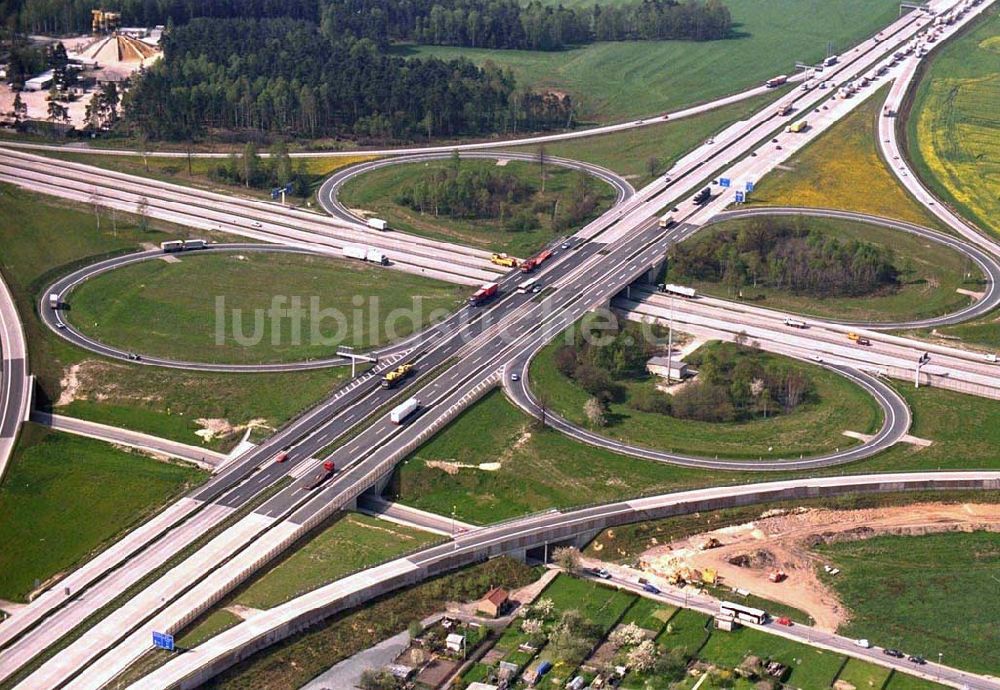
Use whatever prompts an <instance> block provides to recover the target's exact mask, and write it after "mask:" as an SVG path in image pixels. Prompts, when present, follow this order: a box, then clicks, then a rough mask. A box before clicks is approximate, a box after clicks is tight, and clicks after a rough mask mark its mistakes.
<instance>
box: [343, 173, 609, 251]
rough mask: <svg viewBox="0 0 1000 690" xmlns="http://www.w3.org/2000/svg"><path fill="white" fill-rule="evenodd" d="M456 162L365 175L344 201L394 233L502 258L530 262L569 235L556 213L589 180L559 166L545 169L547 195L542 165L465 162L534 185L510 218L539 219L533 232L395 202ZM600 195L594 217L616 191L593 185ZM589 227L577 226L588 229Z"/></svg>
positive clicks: (593, 181)
mask: <svg viewBox="0 0 1000 690" xmlns="http://www.w3.org/2000/svg"><path fill="white" fill-rule="evenodd" d="M451 166H452V163H451V161H433V162H429V163H409V164H406V165H394V166H390V167H387V168H381V169H379V170H374V171H372V172H370V173H366V174H364V175H360V176H358V177H355V178H354V179H352V180H350V181H349V182H347V183H346V184H345V185H344V186H343V188H342V189H341V192H340V195H339V197H340V201H341V202H343V203H344V205H345V206H347V207H348V208H352V209H363V210H365V211H370V212H371V213H373V214H374V215H376V216H378V217H380V218H385V219H386V220H388V221H389V224H390V226H391V227H393V228H396V229H399V230H404V231H406V232H411V233H414V234H417V235H423V236H425V237H433V238H436V239H442V240H448V241H451V242H457V243H459V244H464V245H472V246H477V247H480V248H483V249H489V250H492V251H497V252H507V253H509V254H511V255H513V256H521V257H525V256H530V255H531V254H532V253H534V252H535V251H536V250H538V249H539V248H541V247H542V246H544V245H545V244H546V243H548V242H549V241H551V240H552V239H553V238H554V237H556V236H557V235H559V234H560V233H564V232H565V230H561V231H556V230H555V229H553V227H552V213H553V209H554V208H555V205H556V203H557V202H560V203H562V204H563V205H565V204H566V203H567V201H566V199H567V198H568V194H569V192H570V190H572V189H574V188H575V187H576V186H577V185H578V184H581V183H582V182H583V181H584V180H585V179H587V178H589V176H588V175H586V174H585V173H582V172H579V171H577V170H569V169H567V168H561V167H558V166H555V165H547V166H546V167H545V176H546V180H545V192H544V193H543V192H542V191H541V185H542V182H541V168H540V166H539V165H538V164H536V163H528V162H520V161H510V162H509V163H507V164H506V165H504V166H503V167H498V166H497V163H496V162H495V161H477V160H463V161H461V168H462V170H470V171H473V170H474V171H489V170H493V169H495V170H497V171H505V172H509V173H512V174H514V175H516V176H517V177H518V178H519V179H520V180H522V181H524V182H525V183H527V184H529V185H531V186H532V187H533V188H534V189H535V193H534V194H533V195H532V196H531V197H529V198H527V199H525V200H524V201H523V202H520V203H518V204H514V205H512V207H511V209H510V214H512V215H513V214H516V213H518V212H519V211H520V210H530V211H531V212H533V213H534V215H535V218H536V221H537V223H536V226H535V228H534V229H532V230H529V231H520V232H512V231H510V230H507V229H505V228H504V224H503V223H502V222H501V221H499V220H487V219H483V220H478V219H465V218H451V217H445V216H438V217H434V216H433V215H423V214H421V213H420V212H419V211H414V210H412V209H410V208H408V207H406V206H403V205H402V204H398V203H396V201H395V197H396V194H397V193H398V191H399V190H400V189H402V188H409V187H411V186H412V185H414V184H415V183H416V182H418V181H419V180H421V179H423V178H424V177H425V176H427V175H430V174H432V173H433V172H435V171H440V170H446V169H449V168H450V167H451ZM589 182H590V184H591V185H592V187H593V190H594V192H596V193H597V195H598V206H597V209H596V210H595V212H594V213H593V214H591V217H596V215H597V214H598V213H600V212H603V211H604V210H606V209H607V208H608V207H609V206H610V205H611V204H612V203H613V202H614V199H615V194H614V190H612V189H611V187H610V186H608V185H607V184H605V183H603V182H601V181H599V180H596V179H592V178H591V179H589ZM583 224H584V223H583V222H580V223H576V224H575V225H583Z"/></svg>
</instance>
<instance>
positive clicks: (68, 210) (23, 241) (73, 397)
mask: <svg viewBox="0 0 1000 690" xmlns="http://www.w3.org/2000/svg"><path fill="white" fill-rule="evenodd" d="M152 227H153V228H154V229H151V230H149V231H146V232H143V231H142V230H140V229H139V228H138V227H137V226H136V224H135V223H134V222H133V221H132V220H130V219H126V218H123V217H121V216H119V218H118V223H117V230H115V229H114V228H113V226H112V223H111V219H110V218H109V217H108V216H107V215H104V216H103V217H102V222H101V227H100V230H98V228H97V221H96V219H95V217H94V214H93V212H92V210H89V209H86V208H84V207H80V206H73V205H65V204H58V203H56V202H55V201H54V200H52V199H51V198H49V197H45V196H40V195H35V194H29V193H27V192H24V191H21V190H19V189H16V188H14V187H11V186H7V185H0V246H2V247H3V252H2V253H0V270H2V271H3V275H4V280H5V281H6V282H7V284H8V285H9V286H10V289H11V291H12V292H13V293H14V299H15V301H16V303H17V307H18V311H19V312H20V314H21V315H22V319H23V322H24V328H25V331H26V335H27V341H28V357H29V360H30V362H31V371H32V373H33V374H34V375H35V377H36V383H37V385H36V401H37V403H36V404H37V405H38V406H39V407H40V408H43V409H44V408H48V407H50V406H52V405H54V404H56V403H57V402H60V398H62V400H61V403H62V404H61V405H59V406H58V407H56V408H55V411H56V412H60V413H67V414H73V415H77V416H80V417H84V418H87V419H91V420H93V421H98V422H104V423H107V424H112V425H121V426H125V427H127V428H132V429H136V430H139V431H145V432H148V433H152V434H156V435H160V436H166V437H168V438H172V439H175V440H178V441H183V442H186V443H197V442H199V438H198V437H197V436H195V434H194V432H195V431H197V430H198V429H200V428H201V425H199V424H198V423H197V422H196V421H195V420H196V419H198V418H208V419H225V420H228V422H229V423H231V424H232V425H233V426H236V427H240V426H241V425H245V424H247V423H248V422H251V421H253V420H255V419H257V420H261V422H262V424H264V425H265V426H270V427H274V426H277V425H278V424H280V423H282V422H284V421H285V420H287V419H288V418H289V417H291V416H293V415H294V414H296V413H297V412H299V411H301V410H302V409H303V408H305V407H307V406H309V405H311V404H312V403H314V402H316V401H317V400H319V399H321V398H322V397H323V396H324V395H326V394H327V393H328V392H329V391H331V390H332V389H333V388H335V387H336V386H337V385H338V383H339V382H341V381H343V379H344V376H345V371H344V370H341V369H336V370H325V371H312V372H295V373H289V374H262V375H245V376H233V375H228V374H226V375H223V374H199V373H193V372H184V371H171V370H165V369H155V368H152V367H145V366H135V365H128V364H125V363H123V362H111V361H109V360H105V359H100V358H95V357H92V356H90V355H89V354H88V353H86V352H84V351H82V350H80V349H78V348H75V347H73V346H71V345H69V344H67V343H66V342H64V341H63V340H62V339H61V338H58V337H56V336H55V335H54V334H52V333H51V332H50V331H49V329H48V328H46V327H45V326H44V325H43V324H42V323H41V321H39V319H38V317H37V315H36V314H35V301H36V299H37V297H38V296H39V295H40V293H41V291H42V290H43V289H44V288H45V287H46V286H47V285H48V283H49V282H51V281H52V280H54V279H55V278H56V277H57V276H58V275H62V274H64V273H66V272H68V271H70V270H72V269H73V268H75V267H78V266H81V265H86V264H87V263H91V262H93V261H94V260H96V259H97V258H100V257H104V256H108V255H112V254H117V253H122V252H126V251H134V250H137V249H139V248H140V247H141V245H142V244H148V243H153V244H155V243H158V242H160V241H162V240H165V239H172V238H175V237H187V236H189V235H188V234H187V231H186V230H184V229H183V228H178V227H176V226H171V225H162V224H159V223H153V224H152ZM161 230H162V231H161ZM198 234H199V236H204V233H198ZM209 236H211V235H209ZM220 239H225V238H224V237H221V236H220ZM279 377H280V378H279ZM235 441H236V438H235V437H233V436H230V437H226V438H217V439H216V440H214V441H212V442H211V444H210V445H211V447H213V448H216V449H226V448H229V447H231V446H232V445H233V444H234V443H235Z"/></svg>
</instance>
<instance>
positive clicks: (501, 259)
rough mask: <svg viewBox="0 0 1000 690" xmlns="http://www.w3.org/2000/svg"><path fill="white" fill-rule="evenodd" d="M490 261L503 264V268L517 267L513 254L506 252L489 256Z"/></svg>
mask: <svg viewBox="0 0 1000 690" xmlns="http://www.w3.org/2000/svg"><path fill="white" fill-rule="evenodd" d="M490 263H493V264H496V265H497V266H503V267H504V268H517V259H515V258H514V257H513V256H507V254H506V253H504V254H494V255H493V256H491V257H490Z"/></svg>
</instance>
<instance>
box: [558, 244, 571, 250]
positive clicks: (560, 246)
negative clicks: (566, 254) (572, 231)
mask: <svg viewBox="0 0 1000 690" xmlns="http://www.w3.org/2000/svg"><path fill="white" fill-rule="evenodd" d="M572 246H573V245H571V244H570V243H569V242H563V243H562V244H561V245H559V248H560V249H569V248H570V247H572Z"/></svg>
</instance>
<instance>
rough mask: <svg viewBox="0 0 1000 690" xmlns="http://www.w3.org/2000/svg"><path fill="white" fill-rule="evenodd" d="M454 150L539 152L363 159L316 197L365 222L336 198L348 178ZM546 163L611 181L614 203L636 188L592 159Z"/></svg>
mask: <svg viewBox="0 0 1000 690" xmlns="http://www.w3.org/2000/svg"><path fill="white" fill-rule="evenodd" d="M455 153H458V155H459V158H461V159H463V160H513V161H521V162H527V163H533V162H537V161H538V156H537V155H534V154H530V153H517V152H499V151H496V152H491V151H460V150H458V151H456V150H449V151H436V152H429V153H418V154H411V155H406V156H397V157H395V158H386V159H383V160H377V161H368V162H365V163H357V164H355V165H350V166H348V167H346V168H342V169H340V170H336V171H334V173H333V174H332V175H330V177H328V178H327V179H326V180H324V182H323V184H322V186H320V188H319V191H317V192H316V199H317V201H318V202H319V205H320V206H322V207H323V210H324V211H326V212H327V213H329V214H330V215H331V216H333V217H335V218H339V219H341V220H343V221H346V222H349V223H364V222H366V221H365V219H364V218H362V217H361V216H358V215H356V214H355V213H353V212H352V211H351V210H350V209H349V208H347V207H346V206H344V204H343V203H342V202H341V201H340V199H339V198H338V195H339V193H340V190H341V189H342V188H343V186H344V185H345V184H346V183H347V182H348V181H350V180H352V179H354V178H355V177H358V176H359V175H364V174H365V173H369V172H373V171H375V170H379V169H381V168H386V167H390V166H394V165H406V164H407V163H410V164H412V163H425V162H429V161H441V160H448V159H449V158H451V157H452V156H453V155H454V154H455ZM545 162H546V164H551V165H555V166H558V167H561V168H569V169H570V170H578V171H580V172H583V173H586V174H588V175H592V176H593V177H596V178H597V179H599V180H601V181H603V182H606V183H607V184H609V185H611V187H612V188H613V189H614V190H615V193H616V195H617V196H616V199H615V204H620V203H621V202H623V201H625V200H626V199H628V198H629V197H631V196H632V195H633V194H635V188H634V187H632V185H631V184H630V183H629V182H628V180H626V179H625V178H624V177H622V176H621V175H619V174H618V173H616V172H613V171H611V170H608V169H607V168H603V167H601V166H599V165H594V164H592V163H586V162H583V161H576V160H571V159H569V158H560V157H559V156H546V157H545Z"/></svg>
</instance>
